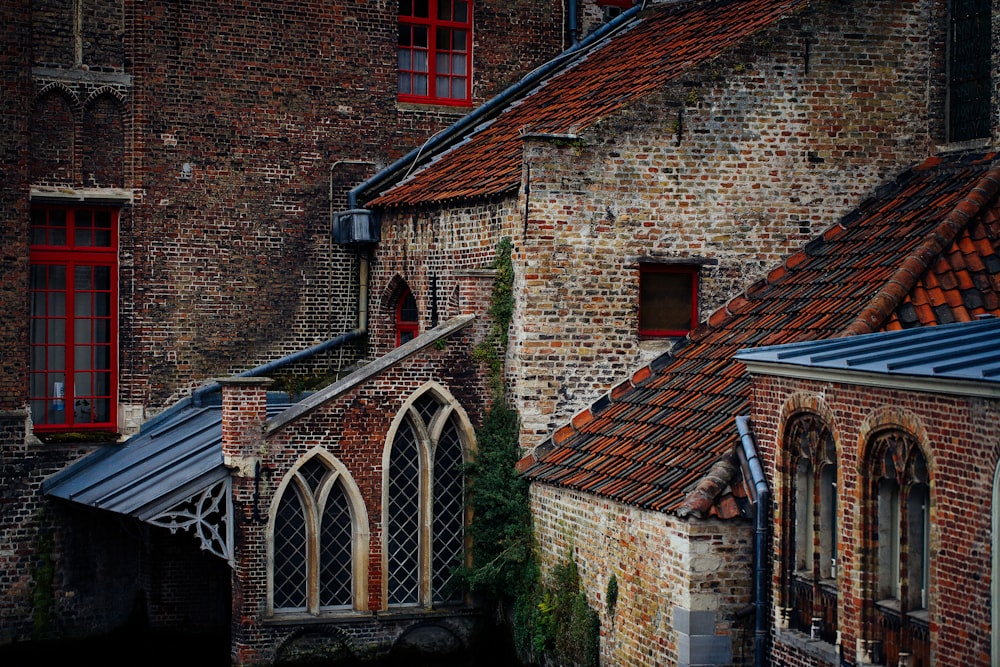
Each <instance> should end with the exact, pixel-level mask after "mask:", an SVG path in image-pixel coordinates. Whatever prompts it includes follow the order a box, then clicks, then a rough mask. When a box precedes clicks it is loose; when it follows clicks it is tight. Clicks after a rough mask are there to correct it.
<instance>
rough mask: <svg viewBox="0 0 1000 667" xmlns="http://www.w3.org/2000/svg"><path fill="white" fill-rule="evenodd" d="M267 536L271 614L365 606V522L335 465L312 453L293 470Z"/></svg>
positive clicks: (355, 492) (353, 492) (351, 488)
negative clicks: (268, 538)
mask: <svg viewBox="0 0 1000 667" xmlns="http://www.w3.org/2000/svg"><path fill="white" fill-rule="evenodd" d="M270 535H271V540H270V541H269V546H270V549H269V561H270V562H269V568H268V571H269V574H270V575H271V576H270V582H269V583H270V587H269V607H270V612H271V613H272V614H281V613H296V612H297V613H309V614H313V615H319V614H322V613H324V612H333V611H342V610H350V609H358V610H363V609H365V608H366V607H367V593H366V590H367V589H366V575H365V572H366V571H367V568H366V563H367V558H368V520H367V515H366V514H365V512H364V505H363V503H362V502H361V500H360V494H359V493H358V490H357V488H356V486H355V485H354V482H353V480H352V479H351V476H350V474H349V473H348V472H347V471H346V469H344V468H343V466H342V465H341V464H340V463H339V462H338V461H336V460H335V459H332V458H330V457H328V456H325V455H323V454H320V453H314V454H312V455H310V456H307V457H305V458H304V459H303V460H302V461H300V463H299V464H297V465H296V466H295V467H294V468H293V469H292V471H291V472H290V473H289V474H288V476H287V477H286V479H285V481H284V482H283V483H282V486H281V487H280V488H279V493H278V494H277V495H276V501H275V507H274V510H273V511H272V520H271V530H270Z"/></svg>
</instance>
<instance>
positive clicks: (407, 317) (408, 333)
mask: <svg viewBox="0 0 1000 667" xmlns="http://www.w3.org/2000/svg"><path fill="white" fill-rule="evenodd" d="M419 330H420V314H419V312H418V311H417V300H416V298H414V296H413V292H411V291H410V290H409V289H407V290H406V291H404V292H403V294H402V295H401V296H400V297H399V302H398V303H397V304H396V345H397V346H399V345H402V344H403V343H406V342H407V341H411V340H413V339H414V338H416V337H417V334H418V333H419Z"/></svg>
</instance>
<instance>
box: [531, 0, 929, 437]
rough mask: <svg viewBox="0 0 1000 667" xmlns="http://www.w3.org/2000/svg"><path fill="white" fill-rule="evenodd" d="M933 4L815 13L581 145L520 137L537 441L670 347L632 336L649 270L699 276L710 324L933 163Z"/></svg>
mask: <svg viewBox="0 0 1000 667" xmlns="http://www.w3.org/2000/svg"><path fill="white" fill-rule="evenodd" d="M931 4H932V3H930V2H917V3H896V2H886V1H879V2H874V1H872V2H851V3H846V2H827V3H816V4H815V6H814V8H812V9H809V10H805V11H803V12H800V13H799V14H797V15H795V16H793V17H791V18H788V19H787V20H784V21H782V22H781V23H780V24H779V25H777V26H775V27H774V28H773V29H771V30H769V31H767V32H766V33H764V34H761V35H759V36H756V37H753V38H751V39H750V40H749V41H748V43H747V44H744V45H742V46H741V47H740V48H738V49H734V50H733V51H731V52H729V53H727V54H725V55H724V56H722V57H720V58H718V59H717V60H715V61H713V62H711V63H708V64H706V65H705V66H703V67H701V68H700V69H698V70H696V71H692V72H691V73H690V74H689V75H687V76H685V77H684V78H683V80H682V81H679V82H677V83H676V84H673V85H671V86H669V87H668V88H666V89H664V90H662V91H660V92H659V93H657V94H654V95H651V96H648V97H646V98H644V99H643V100H642V101H640V102H638V103H636V104H633V105H632V106H630V107H629V108H627V109H625V110H623V111H621V112H620V113H617V114H615V115H613V116H611V117H608V118H606V119H604V120H603V121H602V122H600V123H598V124H596V125H595V126H593V127H590V128H587V129H586V130H584V131H582V132H580V133H579V135H578V137H577V138H576V139H575V140H574V139H572V138H571V139H567V138H565V137H562V138H548V139H546V138H544V137H529V138H528V140H526V142H525V163H526V167H525V170H524V174H525V178H529V174H530V186H531V189H530V198H529V201H528V202H527V203H525V201H524V198H523V193H522V198H521V201H520V202H519V207H518V208H520V209H522V210H523V209H524V208H525V206H526V207H527V210H528V211H529V213H528V216H529V223H528V225H527V234H526V236H524V238H523V239H522V238H521V236H520V235H518V237H517V238H516V244H515V247H516V250H517V253H516V269H517V270H516V275H517V289H516V290H515V293H516V294H518V295H519V297H520V301H519V302H518V311H517V319H516V321H515V334H514V347H513V348H512V351H511V353H512V355H513V358H514V369H513V373H514V376H515V377H516V385H517V387H516V390H515V391H516V396H517V400H518V407H519V408H520V409H521V414H522V418H523V433H524V436H525V439H526V441H531V440H537V439H538V438H539V436H542V435H543V434H546V433H548V432H550V431H551V430H553V429H554V428H556V427H558V426H559V425H560V424H561V423H564V422H565V421H566V420H567V419H568V418H569V417H570V416H571V415H572V414H573V413H574V412H575V411H577V410H579V409H581V408H582V407H584V406H585V405H586V404H588V403H589V402H591V401H593V400H594V398H595V397H596V396H599V395H600V394H601V393H603V392H604V391H606V390H607V389H608V388H609V387H610V386H613V385H614V383H615V382H616V381H618V380H620V379H621V377H623V376H624V375H625V374H626V373H628V372H630V369H634V368H635V367H637V366H638V365H640V364H641V363H645V362H647V361H649V359H650V358H651V357H652V356H653V355H655V354H657V353H659V352H661V351H662V350H663V349H664V348H663V346H653V345H649V344H647V343H640V341H639V339H638V335H637V328H638V327H637V308H638V277H639V274H638V262H639V260H640V259H643V258H649V259H659V260H670V261H678V262H683V261H685V260H687V261H689V262H692V263H703V264H702V268H701V272H700V275H701V284H700V294H699V301H700V303H699V306H700V315H701V317H702V318H703V319H704V318H707V317H708V315H710V314H711V313H712V312H713V311H714V310H715V309H716V308H718V307H719V306H721V305H723V304H724V303H725V301H726V300H728V299H729V298H731V297H733V296H735V295H736V294H738V293H739V292H740V291H741V290H742V289H743V288H744V287H745V286H746V285H748V284H749V283H750V282H751V281H753V280H755V279H757V278H759V277H761V276H762V275H763V274H764V273H765V272H766V271H768V270H769V269H770V268H771V267H773V266H774V265H776V264H777V263H779V262H780V261H782V260H783V259H784V258H785V257H786V256H788V255H789V254H791V253H793V252H794V251H796V250H798V249H799V248H800V247H801V246H802V245H803V244H804V243H805V242H806V241H807V240H808V239H810V238H811V237H813V236H814V235H816V234H818V233H820V232H821V231H822V230H823V229H825V228H826V227H827V226H829V225H831V224H833V222H834V221H835V220H836V219H837V218H838V217H839V216H840V215H842V214H844V213H845V212H847V211H848V210H849V209H850V208H851V207H852V206H855V205H857V204H858V203H860V202H861V201H862V200H863V199H864V198H865V197H866V196H867V195H868V194H869V193H870V191H871V190H872V188H874V187H875V186H876V185H878V184H879V183H880V182H882V181H883V180H884V179H886V178H888V177H891V176H892V175H893V174H895V173H896V172H898V171H900V170H901V169H902V168H903V167H904V166H906V165H908V164H910V163H912V162H913V161H915V160H917V159H921V158H922V157H924V156H925V155H927V154H928V153H930V152H932V151H933V150H934V146H933V144H932V135H931V132H930V128H929V121H928V117H929V113H930V109H932V108H937V105H938V104H939V100H937V99H936V98H935V97H934V96H933V95H929V93H928V89H929V86H930V85H931V80H932V79H934V77H933V76H932V72H931V71H930V69H929V68H930V61H931V53H930V49H929V43H930V41H931V40H930V37H931V35H930V34H929V32H933V30H932V28H929V27H928V13H929V11H930V7H931ZM529 167H530V172H529V171H528V168H529Z"/></svg>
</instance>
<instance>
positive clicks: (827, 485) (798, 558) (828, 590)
mask: <svg viewBox="0 0 1000 667" xmlns="http://www.w3.org/2000/svg"><path fill="white" fill-rule="evenodd" d="M785 433H786V435H785V442H784V447H785V448H786V449H787V450H788V451H789V459H788V465H789V473H788V477H787V479H788V482H789V483H788V484H787V486H786V489H787V492H786V493H787V495H786V497H785V501H784V502H785V504H786V507H788V508H789V509H790V510H791V513H792V517H791V521H790V522H789V523H788V524H787V527H786V530H787V533H786V536H785V540H784V550H785V559H784V563H785V564H784V567H783V580H784V594H785V605H786V609H787V610H788V616H789V626H790V627H792V628H794V629H797V630H801V631H802V632H806V633H809V635H810V636H812V637H814V638H816V639H822V640H824V641H827V642H829V643H833V642H834V641H836V637H837V542H838V533H837V451H836V446H835V444H834V440H833V436H832V434H831V433H830V430H829V429H828V428H827V426H826V425H825V424H824V423H823V421H822V420H821V419H820V418H819V417H818V416H816V415H813V414H802V415H799V416H797V417H795V418H794V419H793V420H792V421H791V422H790V423H789V425H788V428H787V430H786V432H785Z"/></svg>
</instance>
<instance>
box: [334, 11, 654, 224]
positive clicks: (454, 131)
mask: <svg viewBox="0 0 1000 667" xmlns="http://www.w3.org/2000/svg"><path fill="white" fill-rule="evenodd" d="M641 10H642V4H641V3H640V4H638V5H635V6H634V7H632V8H630V9H629V10H628V11H626V12H622V13H621V14H620V15H619V16H616V17H615V18H614V19H613V20H611V21H609V22H607V23H605V24H604V25H603V26H601V27H600V28H598V29H597V30H595V31H594V32H592V33H590V34H589V35H587V37H586V38H585V39H583V40H581V41H579V42H577V43H575V44H573V45H572V46H570V47H569V48H568V49H566V50H565V51H563V52H562V53H561V54H559V55H557V56H556V57H555V58H553V59H552V60H550V61H548V62H547V63H545V64H543V65H541V66H540V67H539V68H538V69H536V70H534V71H532V72H531V73H529V74H528V75H526V76H525V77H524V78H523V79H521V80H520V81H518V82H517V83H515V84H514V85H512V86H510V87H509V88H507V89H506V90H503V91H501V92H500V93H499V94H497V96H496V97H493V98H491V99H490V100H488V101H487V102H485V103H484V104H483V105H482V106H479V107H477V108H475V109H473V110H472V111H470V112H469V113H468V114H467V115H466V116H464V117H463V118H462V119H461V120H459V121H457V122H456V123H455V124H454V125H450V126H449V127H447V128H445V129H444V130H442V131H441V132H439V133H438V134H435V135H434V136H433V137H431V138H430V139H428V140H427V141H426V142H424V143H423V145H421V146H419V147H417V148H415V149H413V150H412V151H410V152H409V153H407V154H406V155H404V156H403V157H401V158H399V159H398V160H396V161H395V162H393V163H392V164H390V165H389V166H387V167H385V168H384V169H382V170H380V171H379V172H378V173H377V174H375V175H374V176H372V177H371V178H369V179H367V180H366V181H364V182H362V183H359V184H358V185H356V186H354V187H353V188H351V190H350V191H349V192H348V193H347V208H348V209H349V210H355V209H357V208H358V198H359V196H360V195H362V194H364V193H366V192H368V191H369V190H372V189H373V188H376V187H379V186H381V185H385V184H386V183H388V182H389V181H390V180H392V179H393V178H395V177H396V175H397V173H398V172H400V171H401V170H402V169H403V168H404V167H408V166H410V165H411V164H414V163H415V162H416V160H418V159H419V158H420V156H421V155H422V154H424V153H428V154H429V153H431V152H433V151H435V150H437V149H438V148H440V147H441V146H444V145H447V143H448V142H449V141H451V140H452V139H454V138H456V137H457V136H461V135H462V134H463V133H464V132H465V131H466V130H468V129H469V128H471V127H475V126H476V125H478V124H479V123H480V122H482V121H483V120H484V119H485V118H486V117H487V116H488V115H489V114H490V113H493V112H494V111H498V110H500V109H501V108H502V107H503V106H504V105H506V104H507V103H508V102H509V101H511V100H512V99H513V98H515V97H517V96H518V95H520V94H521V93H523V92H525V91H526V90H528V89H530V88H531V87H533V86H534V85H535V84H537V83H538V82H539V81H540V80H541V79H542V78H544V77H546V76H548V75H549V74H551V73H552V72H554V71H555V70H557V69H558V68H559V67H561V66H562V65H563V63H564V62H565V60H566V59H567V58H568V57H569V56H571V55H574V54H575V53H576V52H577V51H580V50H582V49H585V48H588V47H590V46H592V45H593V44H596V43H597V42H599V41H601V40H602V39H604V38H605V37H607V36H608V35H609V34H611V33H613V32H615V31H616V30H618V29H619V28H620V27H621V26H623V25H625V24H626V23H628V22H629V21H630V20H631V19H632V18H633V17H634V16H635V15H636V14H638V13H639V12H640V11H641Z"/></svg>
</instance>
